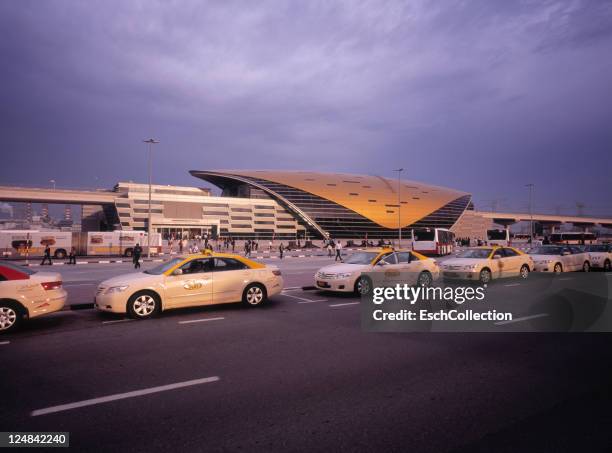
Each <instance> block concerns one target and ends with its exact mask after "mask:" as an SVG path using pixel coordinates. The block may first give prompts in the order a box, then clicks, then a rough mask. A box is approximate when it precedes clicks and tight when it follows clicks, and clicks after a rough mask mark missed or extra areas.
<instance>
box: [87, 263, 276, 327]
mask: <svg viewBox="0 0 612 453" xmlns="http://www.w3.org/2000/svg"><path fill="white" fill-rule="evenodd" d="M282 290H283V278H282V276H281V271H280V270H279V269H278V268H277V267H275V266H267V265H265V264H263V263H259V262H257V261H252V260H250V259H247V258H244V257H242V256H240V255H234V254H226V253H215V252H208V251H206V252H204V253H201V254H194V255H188V256H182V257H176V258H174V259H172V260H170V261H167V262H165V263H163V264H160V265H159V266H157V267H155V268H153V269H149V270H147V271H144V272H138V273H132V274H127V275H122V276H119V277H115V278H111V279H110V280H105V281H103V282H102V283H100V285H99V286H98V288H97V291H96V297H95V306H96V308H97V309H98V310H101V311H107V312H113V313H127V314H128V315H130V316H131V317H133V318H136V319H144V318H149V317H151V316H153V315H155V314H157V313H159V312H161V311H163V310H168V309H172V308H182V307H193V306H199V305H212V304H223V303H228V302H241V301H242V302H243V303H244V304H245V305H248V306H258V305H262V304H263V303H264V302H266V300H267V298H268V297H271V296H274V295H276V294H279V293H280V292H281V291H282Z"/></svg>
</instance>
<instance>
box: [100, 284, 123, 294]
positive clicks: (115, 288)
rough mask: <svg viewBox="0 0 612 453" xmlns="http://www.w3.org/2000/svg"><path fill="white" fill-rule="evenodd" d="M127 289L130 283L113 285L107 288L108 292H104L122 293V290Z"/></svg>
mask: <svg viewBox="0 0 612 453" xmlns="http://www.w3.org/2000/svg"><path fill="white" fill-rule="evenodd" d="M126 289H128V285H124V286H111V287H110V288H108V289H107V290H106V292H105V293H104V294H113V293H121V292H123V291H125V290H126Z"/></svg>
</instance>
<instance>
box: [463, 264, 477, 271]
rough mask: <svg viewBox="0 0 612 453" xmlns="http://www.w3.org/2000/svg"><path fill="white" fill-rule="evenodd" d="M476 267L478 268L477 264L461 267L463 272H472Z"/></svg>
mask: <svg viewBox="0 0 612 453" xmlns="http://www.w3.org/2000/svg"><path fill="white" fill-rule="evenodd" d="M477 267H478V264H467V265H465V266H463V270H464V271H473V270H474V269H476V268H477Z"/></svg>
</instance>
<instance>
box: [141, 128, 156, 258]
mask: <svg viewBox="0 0 612 453" xmlns="http://www.w3.org/2000/svg"><path fill="white" fill-rule="evenodd" d="M143 142H144V143H146V144H147V145H148V150H149V217H148V222H147V258H151V154H152V146H153V145H155V144H157V143H159V141H158V140H155V139H154V138H150V139H148V140H143Z"/></svg>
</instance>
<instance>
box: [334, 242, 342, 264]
mask: <svg viewBox="0 0 612 453" xmlns="http://www.w3.org/2000/svg"><path fill="white" fill-rule="evenodd" d="M338 260H340V262H342V242H340V241H338V242H336V258H335V259H334V261H338Z"/></svg>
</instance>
